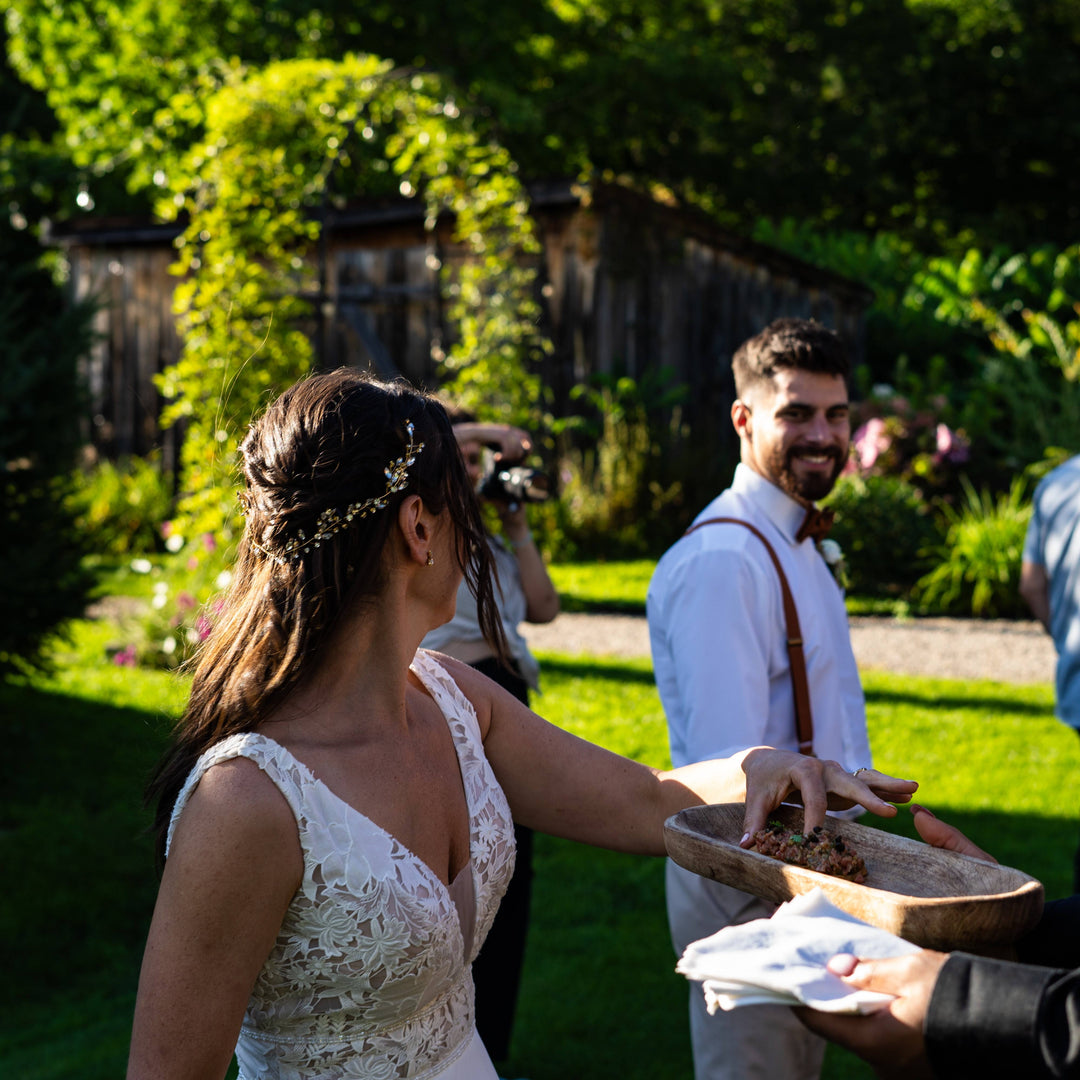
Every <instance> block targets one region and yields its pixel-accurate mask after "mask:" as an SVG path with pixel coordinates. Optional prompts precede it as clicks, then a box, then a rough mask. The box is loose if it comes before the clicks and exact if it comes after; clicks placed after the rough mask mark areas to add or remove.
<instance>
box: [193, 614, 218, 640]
mask: <svg viewBox="0 0 1080 1080" xmlns="http://www.w3.org/2000/svg"><path fill="white" fill-rule="evenodd" d="M213 629H214V624H213V623H212V622H211V621H210V620H209V619H208V618H207V617H206V616H205V615H200V616H199V617H198V618H197V619H196V620H195V633H196V634H198V635H199V640H200V641H205V640H206V639H207V638H208V637H209V636H210V634H211V632H212V631H213Z"/></svg>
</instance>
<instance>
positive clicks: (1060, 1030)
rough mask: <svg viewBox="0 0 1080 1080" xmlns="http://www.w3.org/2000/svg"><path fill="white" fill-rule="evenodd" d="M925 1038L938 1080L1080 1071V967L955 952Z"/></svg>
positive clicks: (1028, 1078) (1028, 1077) (1032, 1077)
mask: <svg viewBox="0 0 1080 1080" xmlns="http://www.w3.org/2000/svg"><path fill="white" fill-rule="evenodd" d="M924 1037H925V1040H926V1052H927V1057H928V1058H929V1061H930V1064H931V1066H932V1068H933V1071H934V1075H935V1076H936V1077H940V1078H941V1080H961V1078H963V1077H968V1076H970V1077H973V1078H974V1077H978V1078H979V1080H988V1078H990V1077H995V1076H1000V1077H1010V1078H1011V1077H1016V1078H1017V1080H1020V1078H1023V1080H1040V1078H1042V1077H1047V1078H1049V1077H1054V1078H1061V1077H1080V970H1078V971H1061V970H1056V969H1053V968H1044V967H1035V966H1032V965H1029V964H1014V963H1011V962H1009V961H1006V960H990V959H986V958H984V957H977V956H970V955H968V954H967V953H953V954H952V955H951V956H950V957H949V959H948V961H947V962H946V964H945V966H944V967H943V968H942V969H941V973H940V974H939V976H938V979H937V982H936V984H935V986H934V992H933V996H932V997H931V999H930V1007H929V1009H928V1011H927V1014H926V1024H925V1029H924Z"/></svg>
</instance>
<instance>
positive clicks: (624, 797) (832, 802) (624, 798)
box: [443, 658, 918, 855]
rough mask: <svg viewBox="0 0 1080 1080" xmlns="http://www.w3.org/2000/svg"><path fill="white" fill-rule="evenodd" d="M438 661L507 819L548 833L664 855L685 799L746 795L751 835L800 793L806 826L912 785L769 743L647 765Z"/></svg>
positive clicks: (876, 806) (895, 796) (889, 810)
mask: <svg viewBox="0 0 1080 1080" xmlns="http://www.w3.org/2000/svg"><path fill="white" fill-rule="evenodd" d="M443 662H444V663H446V665H447V667H448V668H450V670H451V672H452V674H453V676H454V678H455V679H456V680H457V681H458V684H459V686H460V687H461V688H462V690H463V691H464V692H465V694H466V696H468V697H469V698H470V700H471V701H472V702H473V705H474V706H475V708H476V712H477V718H478V719H479V721H480V726H481V731H482V733H483V735H484V746H485V749H486V752H487V756H488V760H489V761H490V762H491V764H492V768H493V769H494V770H495V774H496V776H497V777H498V779H499V782H500V784H501V785H502V787H503V789H504V790H505V792H506V794H507V797H508V798H509V800H510V805H511V808H512V809H513V812H514V817H515V820H517V821H519V822H520V823H521V824H524V825H528V826H531V827H532V828H535V829H539V830H541V831H543V832H549V833H552V834H554V835H556V836H565V837H568V838H570V839H573V840H580V841H582V842H584V843H590V844H595V845H597V846H600V847H609V848H613V849H615V850H618V851H634V852H641V853H647V854H655V855H662V854H664V850H665V849H664V835H663V825H664V822H665V821H666V820H667V818H668V817H670V816H671V815H672V814H674V813H676V812H678V811H679V810H682V809H683V808H685V807H687V806H693V805H699V804H702V803H719V802H743V801H745V802H746V819H745V831H746V832H748V833H753V832H754V831H755V830H756V829H758V828H760V827H761V826H763V825H764V824H765V822H766V819H767V817H768V814H769V812H770V811H771V810H772V809H773V808H774V807H776V806H778V805H779V804H780V803H781V802H784V801H786V800H798V801H801V802H802V803H803V804H804V805H805V806H806V815H807V827H808V828H813V826H814V825H816V824H820V823H821V822H822V821H823V820H824V817H825V810H826V808H827V807H835V808H839V807H847V806H851V805H853V804H854V803H858V804H860V805H862V806H865V807H866V808H867V809H868V810H871V811H872V812H874V813H876V814H881V815H882V816H891V815H893V814H895V813H896V809H895V807H893V806H892V805H890V801H891V802H906V801H907V800H908V799H909V798H910V797H911V795H912V793H913V792H914V791H915V789H916V788H917V786H918V785H917V784H915V783H913V782H911V781H907V780H898V779H895V778H893V777H889V776H885V775H884V774H882V773H877V772H873V771H870V772H867V771H863V772H861V773H860V776H859V777H858V778H856V777H854V776H852V775H851V774H850V773H848V772H846V771H845V770H844V769H842V768H841V767H840V766H839V765H837V764H836V763H835V762H832V761H822V760H819V759H818V758H811V757H806V756H804V755H801V754H796V753H793V752H791V751H787V750H774V749H771V748H769V747H753V748H751V749H748V750H743V751H741V752H740V753H738V754H735V755H733V756H732V757H729V758H720V759H717V760H715V761H708V762H700V763H698V764H695V765H689V766H684V767H683V768H680V769H669V770H666V771H665V770H660V769H655V768H650V767H648V766H646V765H642V764H640V763H638V762H635V761H631V760H630V759H628V758H624V757H620V756H619V755H618V754H613V753H611V752H610V751H608V750H605V749H603V748H601V747H599V746H596V745H594V744H593V743H590V742H587V741H585V740H584V739H579V738H577V737H576V736H574V735H571V734H569V733H568V732H566V731H564V730H563V729H561V728H558V727H556V726H555V725H553V724H549V723H548V722H547V721H545V720H543V719H542V718H541V717H539V716H537V715H536V714H535V713H533V712H531V711H530V710H529V709H527V708H526V707H525V706H523V705H522V704H521V703H520V702H518V701H517V700H516V699H514V698H513V697H512V696H511V695H509V694H507V693H506V692H505V691H503V690H501V689H500V688H499V687H497V686H495V684H494V683H492V682H491V681H490V680H488V679H486V678H484V676H482V675H480V674H479V673H478V672H475V671H473V670H472V669H471V668H468V667H467V666H466V665H464V664H460V663H457V662H456V661H450V660H449V659H445V658H444V661H443ZM864 778H865V779H866V780H868V781H869V782H868V783H866V782H864ZM886 800H890V801H886Z"/></svg>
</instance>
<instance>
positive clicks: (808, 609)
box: [647, 464, 871, 769]
mask: <svg viewBox="0 0 1080 1080" xmlns="http://www.w3.org/2000/svg"><path fill="white" fill-rule="evenodd" d="M805 516H806V511H805V509H804V508H803V507H802V506H801V505H800V504H799V503H797V502H796V501H795V500H794V499H792V498H790V497H789V496H788V495H787V494H785V493H784V492H783V491H781V490H780V488H778V487H776V486H775V485H774V484H772V483H770V482H769V481H768V480H766V479H765V478H764V477H762V476H760V475H759V474H758V473H756V472H754V471H753V469H751V468H749V467H748V466H746V465H741V464H740V465H739V466H738V467H737V468H736V470H735V477H734V479H733V481H732V484H731V487H730V488H728V489H727V490H726V491H724V492H722V493H721V494H720V495H719V496H718V497H717V498H715V499H714V500H713V501H712V502H711V503H710V504H709V505H708V506H707V507H705V509H704V510H702V512H701V513H700V514H699V515H698V516H697V518H696V519H695V523H696V522H698V521H705V520H707V519H708V518H712V517H736V518H741V519H742V520H744V521H748V522H749V523H750V524H751V525H755V526H756V527H757V528H758V529H760V530H761V532H762V533H763V534H764V535H765V536H766V537H768V539H769V541H770V543H771V544H772V545H773V548H774V550H775V551H776V554H777V556H778V557H779V559H780V563H781V565H782V566H783V568H784V572H785V573H786V574H787V578H788V583H789V585H790V586H791V592H792V595H793V597H794V599H795V607H796V609H797V610H798V613H799V623H800V625H801V627H802V637H803V643H804V644H803V648H804V652H805V655H806V671H807V679H808V682H809V686H810V706H811V712H812V715H813V718H814V752H815V754H816V755H817V756H818V757H820V758H831V759H833V760H835V761H838V762H840V764H841V765H843V766H844V767H845V768H848V769H856V768H858V767H860V766H864V765H865V766H869V765H870V763H871V762H870V744H869V742H868V740H867V735H866V705H865V700H864V698H863V692H862V684H861V683H860V681H859V673H858V669H857V668H856V666H855V657H854V655H853V653H852V651H851V637H850V632H849V628H848V620H847V612H846V610H845V608H844V599H843V594H842V592H841V590H840V587H839V586H838V585H837V583H836V580H835V579H834V578H833V575H832V572H831V571H830V570H829V568H828V566H827V565H826V563H825V560H824V559H823V558H822V557H821V555H820V553H819V552H818V551H817V548H816V547H815V545H814V543H813V541H812V540H804V541H803V542H802V543H798V544H797V543H796V542H795V534H796V533H797V532H798V530H799V526H800V525H801V524H802V522H803V519H804V517H805ZM647 611H648V619H649V637H650V642H651V647H652V658H653V669H654V671H655V673H656V685H657V688H658V689H659V692H660V699H661V701H662V702H663V705H664V712H665V713H666V715H667V722H668V729H669V733H670V740H671V760H672V764H673V765H675V766H679V765H686V764H689V763H690V762H695V761H703V760H705V759H707V758H713V757H726V756H727V755H729V754H732V753H735V752H736V751H738V750H742V749H744V748H746V747H748V746H757V745H765V746H776V747H780V748H782V749H787V750H798V748H799V746H798V736H797V734H796V729H795V704H794V699H793V695H792V688H791V674H790V665H789V663H788V654H787V646H786V641H787V631H786V628H785V623H784V611H783V605H782V600H781V593H780V582H779V578H778V576H777V573H776V568H775V567H774V566H773V564H772V560H771V559H770V558H769V553H768V552H767V551H766V549H765V545H764V544H762V542H761V541H760V540H759V539H758V538H757V537H756V536H754V534H753V533H751V532H750V530H749V529H747V528H745V527H744V526H742V525H726V524H725V525H706V526H704V527H703V528H700V529H698V530H696V531H695V532H693V533H691V534H690V535H689V536H684V537H683V538H682V539H680V540H679V541H678V542H677V543H676V544H675V545H674V546H673V547H672V548H670V549H669V550H668V551H667V552H666V554H665V555H664V556H663V558H661V560H660V561H659V563H658V564H657V567H656V571H655V573H654V574H653V578H652V581H651V582H650V584H649V592H648V599H647Z"/></svg>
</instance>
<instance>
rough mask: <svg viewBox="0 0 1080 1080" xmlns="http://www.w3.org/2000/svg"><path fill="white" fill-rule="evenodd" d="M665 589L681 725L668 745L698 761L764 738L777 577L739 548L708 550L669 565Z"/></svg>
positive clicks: (668, 636) (691, 759) (665, 618)
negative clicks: (676, 746) (676, 743)
mask: <svg viewBox="0 0 1080 1080" xmlns="http://www.w3.org/2000/svg"><path fill="white" fill-rule="evenodd" d="M754 542H755V543H756V541H754ZM773 578H775V574H774V575H773ZM665 593H666V595H665V598H664V608H665V611H664V623H665V626H666V636H667V644H668V648H669V650H670V652H669V656H670V661H671V664H672V666H673V671H674V681H675V685H676V687H677V691H676V692H677V695H678V698H679V702H678V709H677V713H678V716H679V726H680V728H681V730H680V731H678V732H677V733H675V738H674V739H673V744H674V742H675V741H678V742H679V743H680V745H681V747H682V753H683V756H685V758H686V759H687V760H688V761H701V760H705V759H706V758H711V757H726V756H728V755H729V754H732V753H735V752H736V751H738V750H741V749H744V748H745V747H747V746H755V745H758V744H762V743H766V742H768V741H769V740H768V737H767V732H768V727H769V715H770V712H771V711H772V710H771V707H770V706H771V683H770V674H769V673H770V670H771V669H772V668H773V667H774V663H773V657H772V652H773V650H774V649H775V648H776V642H777V638H778V634H777V622H778V619H780V612H779V611H778V610H777V608H778V599H777V596H776V593H777V588H776V582H775V580H773V579H771V578H769V577H768V575H767V574H766V573H765V570H764V568H763V567H761V566H759V565H758V564H757V563H756V562H755V561H754V560H753V559H751V558H749V557H748V556H747V554H746V553H745V552H744V551H741V550H727V549H716V548H709V549H704V550H699V551H697V552H694V553H692V554H690V555H689V556H687V557H686V558H685V559H683V560H682V561H681V562H680V563H679V564H678V565H677V566H675V567H673V568H672V572H671V576H670V577H669V579H668V582H667V588H666V590H665ZM779 640H780V643H781V646H782V643H783V633H782V631H781V632H780V634H779Z"/></svg>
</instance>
